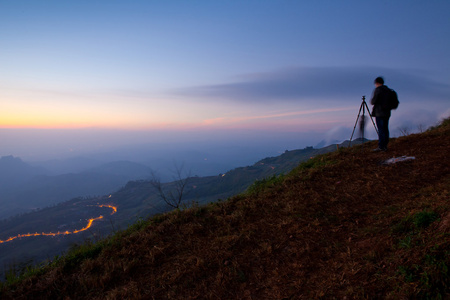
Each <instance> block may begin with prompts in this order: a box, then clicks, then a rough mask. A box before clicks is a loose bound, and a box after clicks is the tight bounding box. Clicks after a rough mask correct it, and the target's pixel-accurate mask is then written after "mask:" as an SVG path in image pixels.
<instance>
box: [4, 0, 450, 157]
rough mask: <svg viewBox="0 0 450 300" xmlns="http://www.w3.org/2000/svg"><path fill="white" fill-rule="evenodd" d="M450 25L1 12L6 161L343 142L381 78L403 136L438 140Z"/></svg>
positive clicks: (375, 12)
mask: <svg viewBox="0 0 450 300" xmlns="http://www.w3.org/2000/svg"><path fill="white" fill-rule="evenodd" d="M449 11H450V1H447V0H433V1H416V0H407V1H406V0H403V1H402V0H398V1H382V0H380V1H377V2H373V1H360V0H354V1H350V0H343V1H334V0H329V1H327V0H323V1H312V0H310V1H308V0H305V1H293V0H278V1H275V0H267V1H266V0H258V1H256V0H246V1H235V0H232V1H206V0H192V1H175V0H167V1H143V0H142V1H141V0H134V1H124V0H108V1H103V0H89V1H86V0H78V1H54V0H46V1H34V0H23V1H20V0H19V1H12V0H0V156H2V155H15V156H21V157H24V158H28V159H41V158H42V159H43V158H44V157H45V158H49V157H56V156H61V157H64V156H71V155H72V156H76V155H81V154H83V153H88V152H95V151H105V149H107V148H114V147H124V146H127V145H138V144H152V143H160V144H161V143H169V144H170V143H175V142H177V143H185V144H190V146H191V147H194V146H195V144H198V145H199V147H200V145H205V144H208V143H209V144H215V143H217V144H219V143H222V144H224V143H229V144H233V143H240V145H241V147H244V146H248V147H250V148H251V147H258V148H260V147H268V148H270V147H271V148H279V149H280V150H285V149H295V148H303V147H305V146H309V145H315V144H317V143H319V142H320V141H322V140H325V141H327V142H330V143H331V142H332V141H335V140H341V141H342V140H344V139H349V138H350V134H351V133H352V129H353V128H354V125H355V120H356V117H357V115H358V112H359V108H360V105H361V101H362V96H366V97H367V98H366V99H368V100H370V97H371V94H372V91H373V89H374V85H373V81H374V79H375V78H376V77H377V76H383V77H384V79H385V83H386V85H388V86H389V87H391V88H394V89H395V90H396V91H397V93H398V95H399V100H400V106H399V108H398V109H397V110H396V111H393V113H392V118H391V123H390V129H391V133H392V135H393V136H396V135H399V134H400V132H401V131H400V130H399V129H400V128H404V129H405V128H408V129H409V131H414V130H417V128H419V127H423V126H425V127H427V126H430V125H434V124H436V123H437V122H438V121H439V120H440V119H442V118H444V117H447V116H449V115H450V105H449V104H450V59H449V53H450V39H449V36H450V18H448V12H449ZM369 106H370V105H369ZM366 132H367V133H366V135H367V136H368V137H370V138H375V131H374V130H373V128H372V130H371V129H370V128H368V129H367V130H366Z"/></svg>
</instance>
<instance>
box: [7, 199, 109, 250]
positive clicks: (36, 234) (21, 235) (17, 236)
mask: <svg viewBox="0 0 450 300" xmlns="http://www.w3.org/2000/svg"><path fill="white" fill-rule="evenodd" d="M95 206H97V207H109V208H111V209H112V212H111V215H113V214H115V213H116V212H117V206H113V205H109V204H99V205H95ZM100 219H103V216H102V215H100V216H98V217H96V218H92V219H89V220H88V223H87V225H86V226H85V227H83V228H81V229H76V230H74V231H63V232H61V231H58V232H41V233H38V232H35V233H25V234H18V235H16V236H12V237H10V238H8V239H7V240H0V244H3V243H7V242H11V241H14V240H15V239H18V238H24V237H31V236H57V235H68V234H75V233H79V232H82V231H85V230H88V229H89V228H90V227H91V226H92V224H93V223H94V222H95V221H97V220H100Z"/></svg>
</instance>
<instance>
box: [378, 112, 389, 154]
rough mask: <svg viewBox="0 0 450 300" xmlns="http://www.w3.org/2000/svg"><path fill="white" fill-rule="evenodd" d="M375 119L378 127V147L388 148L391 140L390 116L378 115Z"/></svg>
mask: <svg viewBox="0 0 450 300" xmlns="http://www.w3.org/2000/svg"><path fill="white" fill-rule="evenodd" d="M375 121H376V123H377V128H378V148H380V149H382V150H386V149H387V144H388V142H389V127H388V126H389V118H383V117H376V118H375Z"/></svg>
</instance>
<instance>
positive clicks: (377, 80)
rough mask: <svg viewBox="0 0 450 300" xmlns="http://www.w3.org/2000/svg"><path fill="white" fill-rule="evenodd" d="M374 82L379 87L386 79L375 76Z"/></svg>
mask: <svg viewBox="0 0 450 300" xmlns="http://www.w3.org/2000/svg"><path fill="white" fill-rule="evenodd" d="M374 84H375V85H376V86H377V87H379V86H380V85H383V84H384V79H383V77H377V78H375V81H374Z"/></svg>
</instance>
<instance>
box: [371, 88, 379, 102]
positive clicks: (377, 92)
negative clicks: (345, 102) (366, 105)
mask: <svg viewBox="0 0 450 300" xmlns="http://www.w3.org/2000/svg"><path fill="white" fill-rule="evenodd" d="M379 96H380V89H379V88H376V89H375V90H374V91H373V96H372V99H371V100H370V104H372V105H375V104H376V103H377V102H378V99H379Z"/></svg>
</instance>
